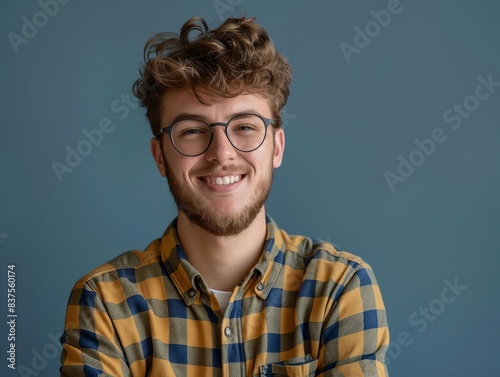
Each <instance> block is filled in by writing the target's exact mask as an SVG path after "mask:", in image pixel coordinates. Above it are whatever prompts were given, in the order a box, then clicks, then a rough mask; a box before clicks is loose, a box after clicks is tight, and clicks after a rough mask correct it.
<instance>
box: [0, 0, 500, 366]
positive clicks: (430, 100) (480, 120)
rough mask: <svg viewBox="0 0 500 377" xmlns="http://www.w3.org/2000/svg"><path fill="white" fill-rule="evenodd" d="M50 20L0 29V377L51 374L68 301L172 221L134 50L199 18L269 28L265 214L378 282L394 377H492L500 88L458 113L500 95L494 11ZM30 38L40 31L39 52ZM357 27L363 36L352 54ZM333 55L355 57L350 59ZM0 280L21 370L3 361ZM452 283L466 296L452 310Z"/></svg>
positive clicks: (476, 7)
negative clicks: (275, 127)
mask: <svg viewBox="0 0 500 377" xmlns="http://www.w3.org/2000/svg"><path fill="white" fill-rule="evenodd" d="M47 3H48V4H52V5H51V7H49V8H47V9H49V10H47V11H43V7H42V6H41V5H40V4H39V3H37V2H36V1H23V2H21V1H14V2H10V3H8V4H4V5H3V9H2V13H1V16H0V17H1V25H0V30H1V33H0V34H1V36H2V43H1V44H0V51H1V57H2V59H1V61H2V63H1V75H2V81H1V82H2V90H1V92H0V103H1V109H2V110H1V118H0V119H1V128H0V153H1V163H0V176H1V178H0V179H1V186H0V190H1V196H0V242H1V243H0V255H1V266H0V267H1V270H0V281H1V283H0V287H2V288H1V289H2V290H4V292H3V293H2V292H0V301H1V302H0V303H1V308H0V313H3V314H1V315H2V316H4V318H0V323H3V325H2V326H0V346H1V347H0V351H1V354H2V355H3V356H2V358H1V360H2V361H0V375H2V376H5V375H25V376H27V375H36V376H53V375H57V373H58V372H57V369H58V366H59V360H58V358H59V355H56V350H57V353H58V351H59V348H57V347H58V346H56V345H55V341H54V340H53V339H54V338H55V337H56V336H58V334H59V333H60V331H61V329H62V327H63V318H64V312H65V306H66V302H67V298H68V295H69V292H70V290H71V288H72V285H73V284H74V282H75V281H76V280H77V279H78V278H79V277H80V276H82V275H83V274H85V273H86V272H88V271H89V270H90V269H92V268H93V267H96V266H97V265H99V264H101V263H103V262H105V261H107V260H109V259H111V258H112V257H114V256H115V255H117V254H119V253H121V252H123V251H126V250H129V249H134V248H137V249H143V248H144V247H145V246H146V245H147V243H148V242H149V241H151V240H152V239H154V238H156V237H158V236H159V235H161V233H162V231H163V229H164V228H165V226H166V225H167V224H168V223H169V221H170V219H171V218H172V217H173V216H174V215H175V208H174V205H173V203H172V200H171V198H170V196H169V194H168V193H167V192H168V189H167V186H166V183H165V182H164V180H163V179H162V178H160V176H159V175H158V173H157V171H156V168H155V166H154V163H153V160H152V159H151V157H150V154H149V138H150V134H149V130H148V125H147V122H146V119H145V117H144V114H143V110H142V109H140V108H138V107H135V103H133V102H129V103H128V104H127V102H126V101H124V100H123V98H126V97H121V96H122V95H125V96H127V95H129V94H130V87H131V84H132V82H133V81H134V80H135V79H136V78H137V74H138V70H137V69H138V67H139V65H140V63H141V59H142V49H143V45H144V42H145V41H146V39H147V38H148V37H150V36H151V35H152V33H156V32H160V31H178V30H179V28H180V26H181V25H182V23H183V22H184V21H185V20H186V19H188V18H190V17H192V16H195V15H199V16H202V17H204V18H205V19H206V20H207V21H208V22H209V24H210V25H212V26H216V25H218V24H219V23H220V21H221V19H222V18H224V17H227V16H235V15H236V16H237V15H240V14H241V12H243V13H244V14H245V15H248V16H256V17H257V21H258V22H259V23H261V24H262V25H263V26H264V27H266V28H267V30H268V32H269V34H270V35H271V37H272V38H273V40H274V42H275V44H276V45H277V47H278V48H279V50H280V51H281V52H282V53H283V54H284V55H286V56H287V57H288V59H289V61H290V63H291V65H292V68H293V74H294V78H293V84H292V93H291V96H290V99H289V102H288V104H287V106H286V115H285V131H286V136H287V145H286V153H285V155H286V156H285V160H284V165H283V166H282V167H281V168H280V169H279V170H278V171H277V172H276V179H275V184H274V188H273V192H272V195H271V198H270V200H269V203H268V211H269V213H270V214H271V215H272V216H273V217H274V218H275V220H277V221H278V223H279V224H280V226H281V227H283V228H284V229H286V230H287V231H288V232H289V233H300V234H307V235H310V236H312V237H315V238H322V239H326V240H329V241H331V242H333V243H335V244H336V245H337V246H338V247H340V248H341V249H344V250H349V251H351V252H353V253H355V254H358V255H360V256H362V257H363V258H364V259H366V260H367V261H368V262H369V263H370V264H371V265H372V267H373V268H374V270H375V273H376V275H377V277H378V281H379V283H380V286H381V288H382V293H383V297H384V300H385V303H386V306H387V311H388V317H389V322H390V327H391V337H392V339H391V340H392V343H391V349H390V350H391V352H390V356H389V359H390V366H389V371H390V372H391V374H392V375H393V376H422V375H426V376H472V375H476V376H479V375H484V376H492V375H497V374H496V373H498V368H497V367H495V365H497V357H498V356H497V353H498V341H497V337H498V335H500V326H499V324H498V316H499V314H500V310H499V309H500V298H499V297H500V295H499V294H498V288H499V284H498V278H497V276H496V273H497V267H498V264H499V261H500V257H499V251H500V250H499V246H498V236H499V233H500V232H499V230H500V227H499V225H500V215H499V214H500V200H499V199H498V194H499V193H500V174H499V173H500V168H499V164H498V162H499V158H498V150H499V137H500V131H499V125H500V124H499V116H500V106H499V102H500V90H499V89H500V88H498V87H497V86H498V84H496V85H497V86H495V85H493V86H490V91H488V90H487V88H481V89H480V94H481V96H482V97H484V96H486V94H488V95H489V97H488V98H487V99H484V100H478V99H474V98H472V97H470V96H475V89H476V87H477V86H478V85H480V83H481V81H480V79H478V78H479V77H481V76H482V77H483V78H484V79H485V80H488V79H490V80H493V81H494V82H498V81H500V48H499V47H500V46H499V40H500V38H499V36H500V23H499V22H498V16H499V14H500V3H499V2H497V1H493V0H492V1H476V2H473V1H423V0H422V1H417V0H413V1H411V0H401V3H400V5H399V6H396V5H395V3H394V0H392V2H391V1H389V5H388V1H386V0H377V1H363V2H346V1H343V2H340V1H338V2H328V1H316V2H314V3H313V2H306V1H301V2H298V1H274V2H269V1H264V0H262V1H251V0H243V1H241V0H231V1H229V0H221V1H215V2H213V1H180V0H179V1H159V0H156V1H147V2H139V1H131V0H129V1H117V0H114V1H106V2H102V1H95V0H93V1H85V2H77V1H69V2H67V4H60V5H59V7H58V8H59V9H56V7H55V6H54V5H53V2H51V1H50V0H49V1H47ZM42 4H43V1H42ZM388 6H389V8H391V9H392V10H395V9H396V11H397V12H398V13H393V14H392V15H391V19H390V21H388V20H387V19H386V21H381V22H384V23H385V24H386V25H385V26H383V27H382V26H380V25H379V27H378V29H377V25H376V24H374V22H377V21H374V20H376V17H375V16H374V14H378V12H379V11H381V10H383V9H387V8H388ZM372 11H373V12H372ZM40 12H49V13H51V14H50V15H46V16H45V17H44V15H43V14H41V13H40ZM384 14H387V13H384ZM23 17H25V19H24V18H23ZM27 22H28V23H32V22H36V23H37V24H38V25H40V27H37V30H36V34H35V31H34V30H33V28H31V29H30V28H29V26H24V28H23V25H25V24H27ZM35 27H36V25H35ZM356 27H357V28H359V30H362V31H364V32H368V33H370V34H371V35H372V37H371V38H370V41H369V43H368V44H367V45H366V46H364V47H362V48H359V47H356V44H355V43H356V42H357V43H358V46H363V45H362V43H363V41H362V40H360V37H357V38H356V35H357V34H359V31H357V30H358V29H355V28H356ZM366 29H368V30H366ZM9 33H14V34H16V35H18V37H15V36H13V34H9ZM23 33H24V36H23ZM9 38H10V39H12V38H18V39H16V40H17V42H11V41H10V39H9ZM19 38H25V39H24V40H22V39H19ZM355 38H356V41H355ZM343 42H344V43H345V44H344V45H343V46H344V47H345V46H347V44H349V45H351V46H353V48H358V50H356V52H354V53H352V54H351V55H349V56H347V57H346V54H344V53H343V51H342V49H341V47H340V46H341V44H342V43H343ZM364 43H365V44H366V43H367V42H366V40H365V41H364ZM16 50H17V52H16ZM489 76H490V77H489ZM464 101H465V102H466V105H467V106H468V108H469V109H470V108H471V107H472V108H473V111H469V112H468V113H466V116H463V117H461V118H460V121H461V127H459V128H457V129H453V127H452V126H454V125H455V124H456V123H458V120H457V118H455V120H454V121H453V122H451V121H450V120H448V121H445V120H444V119H443V114H445V112H446V111H447V110H448V109H450V108H451V109H452V108H453V105H454V104H455V103H456V104H459V105H460V104H463V103H464ZM464 114H465V113H464ZM448 115H449V116H451V114H448ZM453 115H455V116H456V114H453ZM104 118H109V119H110V120H111V121H112V122H113V126H114V128H112V132H111V133H108V134H104V136H103V139H102V141H101V142H100V143H99V145H96V146H93V148H92V151H91V152H90V153H89V154H88V155H87V156H84V157H83V158H82V160H81V161H79V163H78V164H77V162H78V161H77V162H75V161H73V165H74V166H75V165H76V166H75V167H74V168H72V169H73V170H72V171H71V172H65V173H63V174H62V175H61V176H60V179H59V178H58V177H57V176H56V174H55V172H54V169H53V166H52V165H53V162H54V161H56V162H59V163H61V164H66V162H65V159H66V155H67V153H68V152H67V146H69V147H70V148H73V149H76V148H77V145H79V144H80V149H81V150H82V151H83V153H85V152H88V150H85V145H84V144H85V143H83V144H82V141H83V140H86V137H85V136H84V134H83V133H82V131H84V130H87V131H90V130H92V129H95V128H98V127H99V123H100V122H101V121H102V119H104ZM436 128H441V129H442V130H443V131H442V132H443V133H444V134H445V135H446V140H445V142H443V143H440V144H436V146H435V148H434V151H433V153H428V154H429V155H424V154H422V153H420V154H419V153H418V152H414V151H415V150H417V145H416V144H415V139H418V140H423V139H429V138H431V136H432V132H433V130H434V129H436ZM87 146H88V145H87ZM82 148H83V149H82ZM429 148H430V147H429ZM399 156H402V158H404V159H406V160H408V159H409V158H410V157H412V159H413V161H414V162H415V163H416V164H418V165H419V166H417V167H415V168H414V170H413V171H412V170H411V168H408V167H406V169H407V170H406V171H403V172H402V174H404V175H406V177H403V176H401V178H400V181H397V182H396V181H395V183H394V182H393V184H392V189H391V187H390V186H391V185H390V184H389V183H388V182H387V178H386V177H385V176H384V174H386V175H387V173H386V172H391V173H393V174H398V175H399V174H400V173H398V165H400V163H401V162H400V161H401V160H400V157H399ZM422 156H423V157H424V160H423V161H422ZM401 169H404V168H401ZM394 177H395V176H392V178H394ZM403 179H404V181H402V180H403ZM10 263H14V264H15V265H16V272H17V275H16V276H17V313H18V315H19V316H18V318H17V327H16V330H17V343H16V348H17V367H18V370H17V371H11V370H10V369H8V368H7V361H6V358H5V355H6V352H5V351H6V350H7V331H8V329H7V326H6V324H5V321H6V313H7V303H6V289H7V288H6V287H7V264H10ZM447 284H458V285H459V286H460V287H459V289H458V290H456V292H455V293H452V292H453V291H451V290H450V291H446V295H447V296H444V297H445V301H447V302H445V301H443V298H442V296H441V293H442V291H443V289H444V288H445V287H446V286H447ZM452 300H453V302H450V301H452ZM424 310H428V313H429V314H427V315H426V314H424V312H423V311H424ZM21 366H22V367H23V368H21V369H19V368H20V367H21Z"/></svg>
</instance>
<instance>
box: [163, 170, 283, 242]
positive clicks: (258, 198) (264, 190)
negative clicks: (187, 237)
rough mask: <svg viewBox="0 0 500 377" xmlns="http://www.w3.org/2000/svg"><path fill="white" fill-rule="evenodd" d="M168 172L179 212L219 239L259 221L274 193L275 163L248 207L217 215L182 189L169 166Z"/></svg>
mask: <svg viewBox="0 0 500 377" xmlns="http://www.w3.org/2000/svg"><path fill="white" fill-rule="evenodd" d="M165 173H166V174H165V175H166V177H167V180H168V185H169V188H170V192H171V193H172V196H173V198H174V201H175V203H176V205H177V208H178V210H179V211H181V212H182V213H183V214H184V215H185V216H186V217H187V218H188V219H189V220H190V221H191V222H193V223H194V224H196V225H198V226H199V227H200V228H202V229H204V230H206V231H207V232H209V233H211V234H213V235H215V236H223V237H227V236H234V235H237V234H239V233H241V232H242V231H243V230H245V229H247V228H248V227H249V226H250V224H251V223H252V222H253V221H254V220H255V218H256V217H257V215H258V214H259V212H260V210H261V209H262V207H263V206H264V204H265V203H266V200H267V197H268V196H269V193H270V191H271V186H272V181H273V174H274V169H273V166H272V162H271V163H270V164H269V166H268V168H267V172H266V174H265V176H264V177H263V178H262V179H261V180H260V181H259V183H258V185H257V187H256V190H255V192H254V194H253V195H252V197H251V198H250V202H249V203H248V205H247V206H246V207H245V208H243V209H242V210H240V211H239V212H238V213H233V214H225V213H223V212H216V211H214V210H210V209H208V208H206V207H204V205H203V204H202V203H201V201H200V200H199V199H197V198H196V197H194V195H189V194H188V193H187V192H186V191H185V190H183V189H182V187H181V185H180V184H179V182H178V181H177V179H176V178H175V176H174V175H173V174H172V172H171V169H170V168H169V166H168V165H167V166H166V169H165Z"/></svg>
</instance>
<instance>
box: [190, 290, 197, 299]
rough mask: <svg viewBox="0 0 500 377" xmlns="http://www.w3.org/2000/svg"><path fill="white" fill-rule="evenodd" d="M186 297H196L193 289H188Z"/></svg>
mask: <svg viewBox="0 0 500 377" xmlns="http://www.w3.org/2000/svg"><path fill="white" fill-rule="evenodd" d="M188 295H189V297H191V298H193V297H194V296H196V291H195V290H194V289H190V290H189V292H188Z"/></svg>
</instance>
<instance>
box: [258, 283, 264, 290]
mask: <svg viewBox="0 0 500 377" xmlns="http://www.w3.org/2000/svg"><path fill="white" fill-rule="evenodd" d="M263 289H264V284H262V282H259V284H257V290H258V291H262V290H263Z"/></svg>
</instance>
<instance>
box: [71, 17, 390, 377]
mask: <svg viewBox="0 0 500 377" xmlns="http://www.w3.org/2000/svg"><path fill="white" fill-rule="evenodd" d="M193 31H198V32H199V35H198V36H193V33H192V32H193ZM145 61H146V62H145V66H144V67H143V69H142V71H141V79H139V80H138V81H136V83H135V84H134V93H135V95H136V96H137V97H138V98H139V99H140V100H141V103H142V105H143V106H144V107H146V109H147V117H148V120H149V122H150V124H151V129H152V132H153V135H154V137H153V139H152V140H151V151H152V154H153V157H154V160H155V161H156V164H157V166H158V170H159V172H160V174H161V175H163V176H165V177H166V178H167V179H168V184H169V187H170V191H171V193H172V196H173V197H174V200H175V202H176V204H177V208H178V217H177V218H176V219H174V220H173V221H172V223H171V224H170V225H169V227H168V228H167V230H166V231H165V233H164V235H163V237H162V238H160V239H157V240H155V241H153V242H152V243H151V244H150V245H149V246H148V247H147V248H146V250H145V251H143V252H140V251H132V252H127V253H125V254H123V255H121V256H119V257H117V258H116V259H114V260H112V261H110V262H109V263H107V264H105V265H103V266H101V267H99V268H97V269H95V270H94V271H92V272H91V273H90V274H88V275H86V276H85V277H83V278H82V279H80V280H79V281H78V282H77V284H76V285H75V287H74V289H73V292H72V294H71V297H70V299H69V303H68V309H67V317H66V326H65V332H64V334H63V336H62V338H61V341H62V344H63V353H62V356H61V361H62V367H61V375H65V376H96V375H109V376H145V375H152V376H231V377H236V376H274V375H279V376H312V375H317V376H386V375H387V370H386V367H385V362H384V355H385V351H386V349H387V346H388V344H389V332H388V327H387V321H386V314H385V308H384V304H383V301H382V297H381V295H380V291H379V288H378V285H377V283H376V280H375V277H374V275H373V272H372V270H371V268H370V267H369V266H368V265H367V264H366V263H365V262H364V261H363V260H362V259H360V258H358V257H356V256H354V255H352V254H349V253H346V252H339V251H337V250H335V248H334V247H333V246H332V245H330V244H327V243H323V242H321V243H314V242H313V241H311V240H310V239H309V238H306V237H303V236H289V235H287V234H286V233H285V232H284V231H283V230H280V229H279V228H278V226H277V224H276V223H275V222H274V221H273V220H272V219H271V218H270V217H268V216H267V215H266V212H265V208H264V204H265V201H266V198H267V196H268V193H269V191H270V189H271V182H272V177H273V169H275V168H278V167H279V166H280V164H281V161H282V158H283V152H284V148H285V136H284V131H283V129H282V128H281V118H280V111H281V109H282V108H283V106H284V105H285V103H286V100H287V97H288V93H289V83H290V80H291V73H290V67H289V65H288V63H287V62H286V60H285V59H284V57H282V56H281V55H279V54H278V53H277V51H276V50H275V48H274V46H273V45H272V43H271V41H270V40H269V38H268V36H267V34H266V32H265V30H264V29H263V28H262V27H260V26H259V25H257V24H256V23H255V22H254V20H253V19H249V18H240V19H228V20H227V21H226V22H224V23H223V24H222V25H221V26H220V27H218V28H217V29H215V30H208V27H207V25H206V23H205V21H204V20H202V19H199V18H195V19H191V20H189V21H188V22H186V24H185V25H184V26H183V27H182V29H181V33H180V35H179V36H177V35H174V34H160V35H157V36H155V37H153V38H152V39H151V40H150V41H148V43H147V44H146V48H145Z"/></svg>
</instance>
